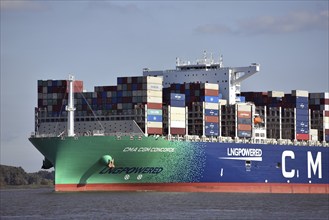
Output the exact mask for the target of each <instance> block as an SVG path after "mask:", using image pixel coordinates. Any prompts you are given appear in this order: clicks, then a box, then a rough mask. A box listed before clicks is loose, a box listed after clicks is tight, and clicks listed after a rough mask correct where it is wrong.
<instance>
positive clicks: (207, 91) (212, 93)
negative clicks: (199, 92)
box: [204, 89, 218, 96]
mask: <svg viewBox="0 0 329 220" xmlns="http://www.w3.org/2000/svg"><path fill="white" fill-rule="evenodd" d="M204 93H205V95H206V96H218V90H214V89H205V91H204Z"/></svg>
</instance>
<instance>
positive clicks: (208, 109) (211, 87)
mask: <svg viewBox="0 0 329 220" xmlns="http://www.w3.org/2000/svg"><path fill="white" fill-rule="evenodd" d="M201 89H203V91H204V96H202V101H204V110H203V114H204V122H205V125H204V135H205V136H219V134H220V133H219V97H218V95H219V87H218V84H212V83H203V84H201Z"/></svg>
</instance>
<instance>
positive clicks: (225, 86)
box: [143, 52, 260, 105]
mask: <svg viewBox="0 0 329 220" xmlns="http://www.w3.org/2000/svg"><path fill="white" fill-rule="evenodd" d="M259 71H260V65H259V64H257V63H252V64H251V65H249V66H246V67H224V66H223V59H222V56H221V57H220V58H219V60H218V61H216V60H214V58H213V56H212V55H211V57H210V58H208V57H207V53H206V52H204V57H203V59H198V60H197V61H196V62H195V63H191V62H190V61H181V60H180V59H179V58H177V59H176V69H174V70H163V71H151V70H149V69H147V68H145V69H144V70H143V75H144V76H162V77H163V86H164V87H165V88H166V87H170V85H171V84H177V83H181V84H184V83H214V84H218V85H219V87H220V88H221V94H222V98H223V99H225V100H227V102H228V104H230V105H232V104H235V103H236V102H237V101H239V99H237V96H239V94H240V92H241V88H240V87H241V82H242V81H243V80H245V79H247V78H248V77H250V76H252V75H253V74H255V73H257V72H259Z"/></svg>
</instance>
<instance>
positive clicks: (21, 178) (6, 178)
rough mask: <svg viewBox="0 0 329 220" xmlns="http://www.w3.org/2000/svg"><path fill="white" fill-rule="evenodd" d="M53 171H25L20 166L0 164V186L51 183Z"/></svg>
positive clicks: (52, 182) (53, 177)
mask: <svg viewBox="0 0 329 220" xmlns="http://www.w3.org/2000/svg"><path fill="white" fill-rule="evenodd" d="M54 179H55V172H54V171H51V172H49V171H44V170H40V171H38V172H35V173H27V172H25V170H24V169H23V168H22V167H13V166H6V165H0V187H5V186H23V185H43V186H47V185H53V184H54Z"/></svg>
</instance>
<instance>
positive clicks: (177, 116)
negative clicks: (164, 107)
mask: <svg viewBox="0 0 329 220" xmlns="http://www.w3.org/2000/svg"><path fill="white" fill-rule="evenodd" d="M170 119H171V120H172V121H185V114H171V115H170Z"/></svg>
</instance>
